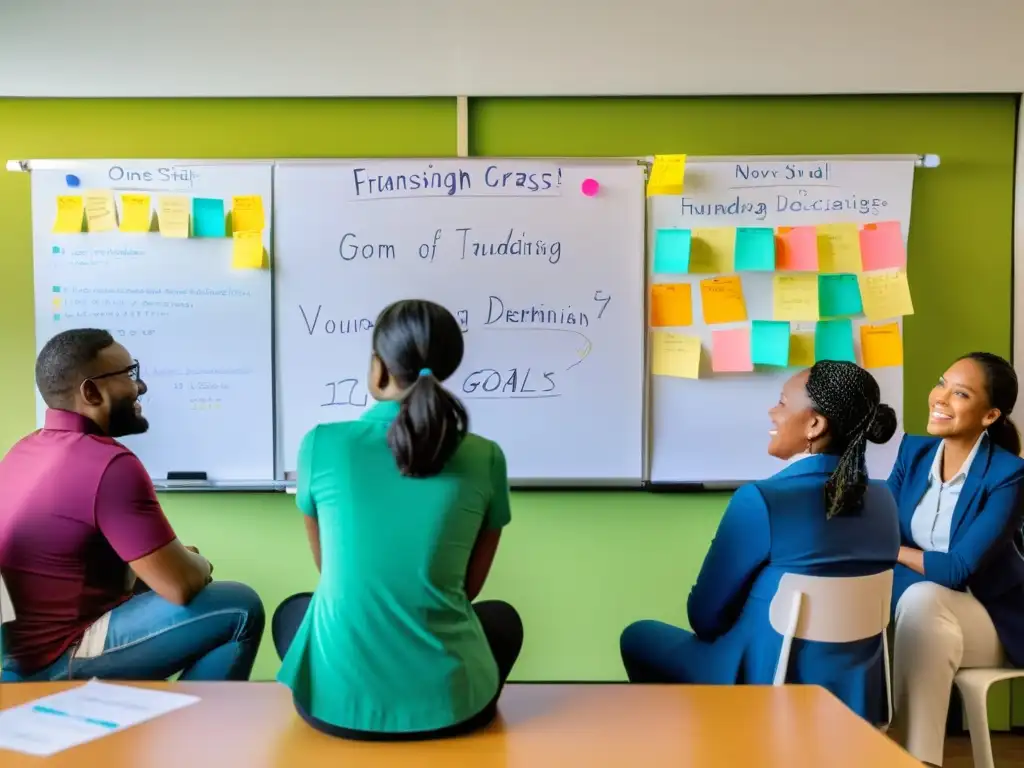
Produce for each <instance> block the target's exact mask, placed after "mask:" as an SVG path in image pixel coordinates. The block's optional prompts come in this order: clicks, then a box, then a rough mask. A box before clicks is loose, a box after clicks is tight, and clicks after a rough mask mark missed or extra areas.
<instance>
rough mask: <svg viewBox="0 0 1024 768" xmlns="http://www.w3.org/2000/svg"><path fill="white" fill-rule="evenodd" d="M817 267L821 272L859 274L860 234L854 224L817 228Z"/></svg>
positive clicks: (828, 225) (824, 225)
mask: <svg viewBox="0 0 1024 768" xmlns="http://www.w3.org/2000/svg"><path fill="white" fill-rule="evenodd" d="M818 265H819V266H820V268H821V271H822V272H860V271H861V270H862V268H863V267H862V265H861V260H860V232H859V231H858V230H857V225H856V224H823V225H820V226H819V227H818Z"/></svg>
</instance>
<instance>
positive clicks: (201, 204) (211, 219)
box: [192, 197, 227, 237]
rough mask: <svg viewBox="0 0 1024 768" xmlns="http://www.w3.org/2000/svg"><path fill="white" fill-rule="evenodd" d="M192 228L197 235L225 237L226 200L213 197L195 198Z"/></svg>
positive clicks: (193, 201)
mask: <svg viewBox="0 0 1024 768" xmlns="http://www.w3.org/2000/svg"><path fill="white" fill-rule="evenodd" d="M192 230H193V234H194V235H195V236H196V237H225V236H226V233H227V229H226V228H225V226H224V201H223V200H216V199H214V198H211V197H196V198H193V200H192Z"/></svg>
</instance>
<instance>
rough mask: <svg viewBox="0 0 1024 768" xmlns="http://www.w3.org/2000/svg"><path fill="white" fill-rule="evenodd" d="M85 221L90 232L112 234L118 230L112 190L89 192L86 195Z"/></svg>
mask: <svg viewBox="0 0 1024 768" xmlns="http://www.w3.org/2000/svg"><path fill="white" fill-rule="evenodd" d="M85 220H86V223H87V224H88V226H89V231H90V232H110V231H111V230H114V229H117V210H116V209H115V208H114V195H113V193H112V192H110V190H106V189H104V190H99V191H96V192H88V193H86V195H85Z"/></svg>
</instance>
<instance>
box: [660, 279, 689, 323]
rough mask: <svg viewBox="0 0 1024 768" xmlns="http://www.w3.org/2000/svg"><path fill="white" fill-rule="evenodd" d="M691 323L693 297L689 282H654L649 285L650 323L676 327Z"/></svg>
mask: <svg viewBox="0 0 1024 768" xmlns="http://www.w3.org/2000/svg"><path fill="white" fill-rule="evenodd" d="M692 324H693V299H692V296H691V293H690V285H689V283H677V284H671V283H656V284H654V285H652V286H651V325H652V326H655V327H665V326H668V327H676V326H686V325H692Z"/></svg>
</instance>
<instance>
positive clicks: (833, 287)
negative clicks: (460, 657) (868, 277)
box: [818, 275, 864, 317]
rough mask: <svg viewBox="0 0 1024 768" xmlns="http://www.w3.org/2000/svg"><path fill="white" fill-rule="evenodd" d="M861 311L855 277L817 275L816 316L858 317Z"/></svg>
mask: <svg viewBox="0 0 1024 768" xmlns="http://www.w3.org/2000/svg"><path fill="white" fill-rule="evenodd" d="M863 311H864V307H863V305H862V304H861V302H860V283H858V282H857V276H856V275H818V314H819V315H820V316H821V317H841V316H842V315H859V314H860V313H861V312H863Z"/></svg>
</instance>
